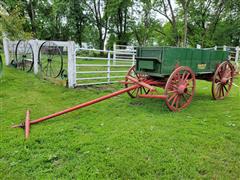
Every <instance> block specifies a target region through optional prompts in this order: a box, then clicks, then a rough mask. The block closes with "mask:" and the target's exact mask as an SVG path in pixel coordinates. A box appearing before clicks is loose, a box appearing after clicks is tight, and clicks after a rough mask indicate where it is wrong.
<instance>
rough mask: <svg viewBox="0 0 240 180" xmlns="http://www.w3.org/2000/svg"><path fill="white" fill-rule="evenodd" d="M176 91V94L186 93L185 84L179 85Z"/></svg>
mask: <svg viewBox="0 0 240 180" xmlns="http://www.w3.org/2000/svg"><path fill="white" fill-rule="evenodd" d="M177 92H178V94H184V93H186V92H187V86H186V85H185V84H181V85H179V86H178V90H177Z"/></svg>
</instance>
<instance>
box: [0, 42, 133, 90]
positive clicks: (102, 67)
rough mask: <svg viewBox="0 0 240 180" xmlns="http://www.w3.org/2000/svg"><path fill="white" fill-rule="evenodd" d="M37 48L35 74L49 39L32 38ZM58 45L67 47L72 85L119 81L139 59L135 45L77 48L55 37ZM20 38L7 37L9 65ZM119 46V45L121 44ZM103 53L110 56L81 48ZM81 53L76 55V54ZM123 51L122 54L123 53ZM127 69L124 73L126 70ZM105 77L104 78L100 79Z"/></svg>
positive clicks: (34, 47) (7, 63) (73, 43)
mask: <svg viewBox="0 0 240 180" xmlns="http://www.w3.org/2000/svg"><path fill="white" fill-rule="evenodd" d="M28 42H29V43H30V44H31V46H32V49H33V56H34V68H33V72H34V74H38V72H39V62H38V61H39V60H38V53H39V48H40V46H41V45H42V44H43V43H44V42H46V41H45V40H29V41H28ZM51 42H53V43H54V44H56V45H57V46H58V47H63V48H67V59H68V61H67V62H68V63H67V72H68V86H69V87H70V88H73V87H76V86H83V85H94V84H106V83H114V82H118V81H119V80H120V78H121V79H123V78H124V77H125V73H126V72H127V70H128V69H129V67H131V66H132V65H133V64H134V63H135V50H134V49H131V46H126V47H125V48H124V46H122V47H121V50H119V51H118V50H117V49H115V51H108V50H105V51H104V50H96V49H84V48H76V44H75V42H73V41H51ZM17 43H18V41H10V40H9V39H7V38H4V39H3V46H4V54H5V61H6V65H10V63H11V61H12V60H13V59H14V58H15V50H16V44H17ZM115 47H118V46H117V45H116V46H115ZM86 51H87V52H88V54H89V53H90V52H95V53H96V52H97V53H103V54H105V56H106V57H94V56H92V57H91V56H86V55H81V52H86ZM77 53H78V54H80V55H76V54H77ZM119 55H121V56H122V58H121V57H120V56H119ZM123 73H124V74H123ZM100 80H101V81H100Z"/></svg>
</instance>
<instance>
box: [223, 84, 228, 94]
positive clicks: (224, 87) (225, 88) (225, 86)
mask: <svg viewBox="0 0 240 180" xmlns="http://www.w3.org/2000/svg"><path fill="white" fill-rule="evenodd" d="M223 88H224V89H225V91H226V92H227V93H228V89H227V88H226V86H225V85H223Z"/></svg>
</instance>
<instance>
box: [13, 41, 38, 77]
mask: <svg viewBox="0 0 240 180" xmlns="http://www.w3.org/2000/svg"><path fill="white" fill-rule="evenodd" d="M15 55H16V62H15V63H16V65H15V66H16V67H17V68H18V69H21V70H23V71H26V72H29V71H31V70H32V68H33V63H34V56H33V49H32V46H31V44H30V43H29V42H28V41H23V40H20V41H18V43H17V45H16V50H15Z"/></svg>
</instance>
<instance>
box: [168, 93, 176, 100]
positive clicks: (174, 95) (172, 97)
mask: <svg viewBox="0 0 240 180" xmlns="http://www.w3.org/2000/svg"><path fill="white" fill-rule="evenodd" d="M176 96H177V94H176V93H174V94H173V95H172V96H171V97H170V98H169V99H168V102H170V101H171V100H172V99H174V98H175V97H176Z"/></svg>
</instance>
